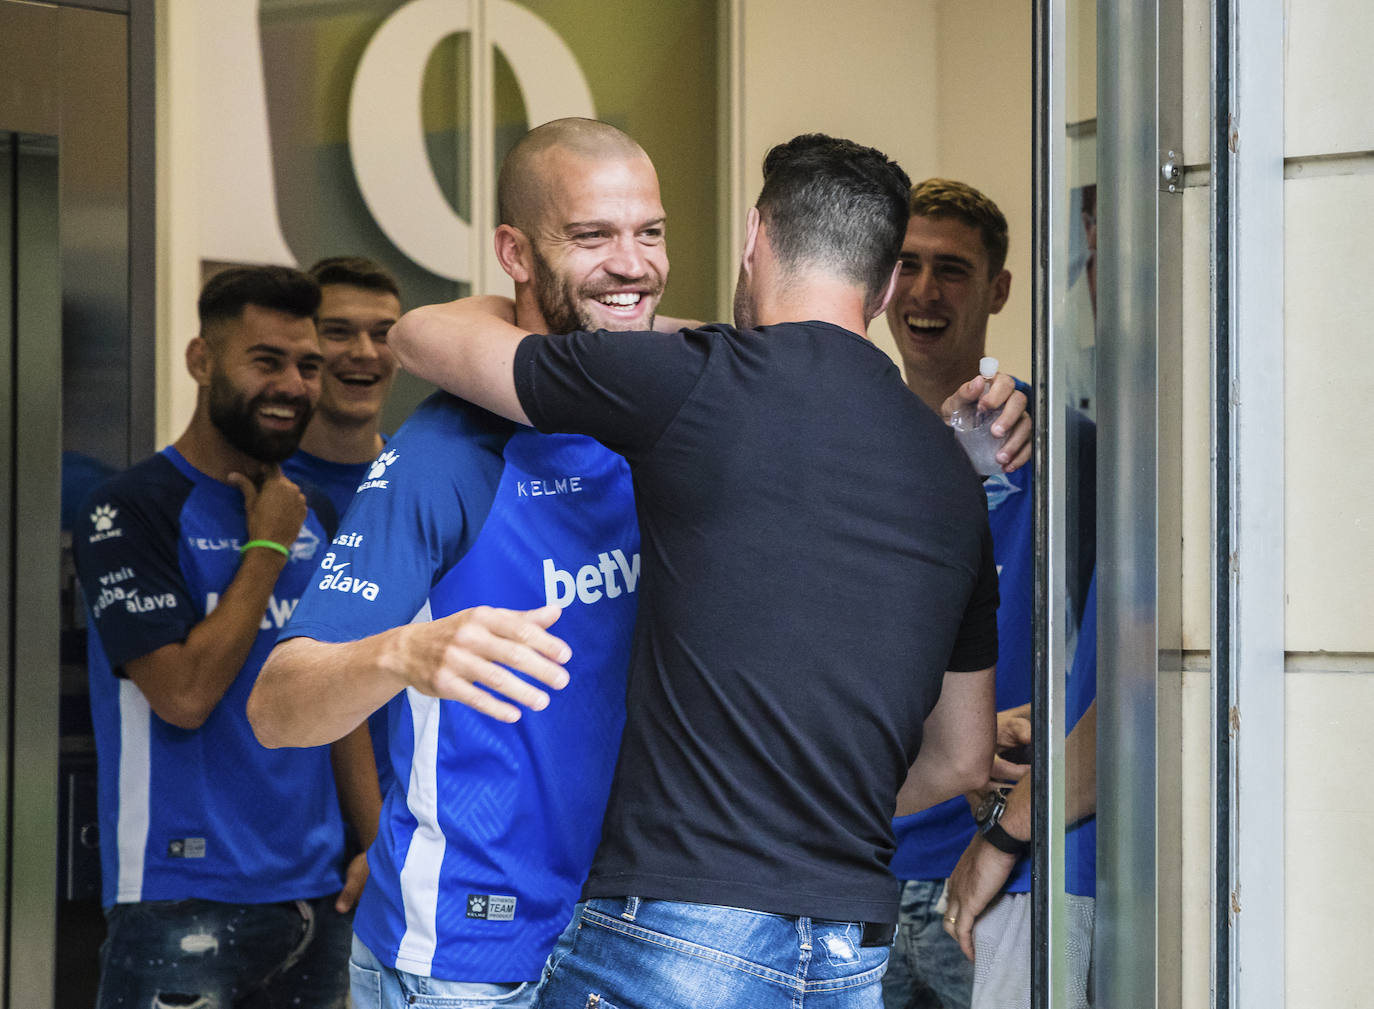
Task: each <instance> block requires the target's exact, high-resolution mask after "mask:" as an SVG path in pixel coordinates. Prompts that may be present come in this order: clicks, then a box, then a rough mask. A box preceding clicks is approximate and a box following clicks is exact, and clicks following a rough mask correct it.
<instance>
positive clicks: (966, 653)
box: [947, 522, 998, 672]
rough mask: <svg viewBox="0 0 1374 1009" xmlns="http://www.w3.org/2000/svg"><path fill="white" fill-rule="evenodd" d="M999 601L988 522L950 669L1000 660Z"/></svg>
mask: <svg viewBox="0 0 1374 1009" xmlns="http://www.w3.org/2000/svg"><path fill="white" fill-rule="evenodd" d="M997 604H998V592H997V562H996V561H995V560H994V559H993V554H992V533H991V532H990V531H989V530H988V524H987V522H984V523H983V531H982V560H981V563H980V566H979V570H978V581H977V582H976V583H975V585H974V588H973V595H972V596H970V597H969V602H968V605H967V606H966V607H965V608H964V619H963V622H962V623H961V624H960V625H959V633H958V636H957V637H956V638H955V639H954V650H953V652H952V653H951V654H950V657H949V666H948V667H947V668H948V670H949V671H950V672H974V671H976V670H979V669H987V668H988V667H989V666H992V665H995V664H996V663H997Z"/></svg>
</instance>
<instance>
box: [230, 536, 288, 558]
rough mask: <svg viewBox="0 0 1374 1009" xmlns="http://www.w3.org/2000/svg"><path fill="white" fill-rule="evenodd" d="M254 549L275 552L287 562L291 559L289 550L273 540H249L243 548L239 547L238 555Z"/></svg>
mask: <svg viewBox="0 0 1374 1009" xmlns="http://www.w3.org/2000/svg"><path fill="white" fill-rule="evenodd" d="M254 547H262V548H263V549H264V550H275V551H276V552H277V553H279V554H281V555H282V556H283V557H285V558H286V559H287V560H290V559H291V548H290V547H284V546H282V545H281V544H280V543H278V542H276V541H275V540H249V541H248V542H247V543H245V544H244V545H243V546H241V547H239V553H240V554H246V553H247V552H248V551H249V550H252V549H253V548H254Z"/></svg>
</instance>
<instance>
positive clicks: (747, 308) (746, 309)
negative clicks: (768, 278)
mask: <svg viewBox="0 0 1374 1009" xmlns="http://www.w3.org/2000/svg"><path fill="white" fill-rule="evenodd" d="M733 314H734V316H735V328H736V329H738V330H746V329H755V328H757V322H756V320H757V318H758V315H757V313H756V312H755V311H754V299H753V297H752V296H751V294H750V291H749V278H748V276H747V275H746V274H745V272H744V267H743V266H741V267H740V268H739V279H738V280H736V281H735V306H734V313H733Z"/></svg>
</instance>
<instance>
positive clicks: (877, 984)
mask: <svg viewBox="0 0 1374 1009" xmlns="http://www.w3.org/2000/svg"><path fill="white" fill-rule="evenodd" d="M862 933H863V926H862V924H860V923H858V922H839V921H823V920H818V919H812V918H790V917H785V916H783V915H777V914H764V913H763V912H760V911H748V910H744V909H741V908H732V907H716V906H714V905H710V904H682V903H677V902H675V901H667V900H641V899H639V898H638V897H625V898H614V899H593V900H589V901H587V903H586V905H585V906H584V907H583V908H582V910H581V912H580V914H579V916H578V918H577V919H576V923H575V934H574V935H573V936H572V941H571V943H565V942H563V941H560V943H559V945H558V947H556V948H555V949H554V952H553V955H552V956H551V957H550V959H549V964H548V966H547V967H546V968H545V974H544V981H543V983H542V984H541V986H540V990H539V996H538V998H537V999H536V1000H535V1006H536V1009H675V1007H680V1009H712V1007H716V1009H727V1007H728V1009H741V1007H746V1006H747V1007H748V1009H841V1007H843V1009H881V1006H882V996H881V991H882V988H881V980H882V976H883V967H884V964H885V963H886V962H887V947H886V946H862V945H860V941H861V938H862Z"/></svg>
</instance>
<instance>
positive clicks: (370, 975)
mask: <svg viewBox="0 0 1374 1009" xmlns="http://www.w3.org/2000/svg"><path fill="white" fill-rule="evenodd" d="M348 989H349V995H350V997H351V998H352V1001H353V1009H382V972H381V971H379V970H372V969H371V968H370V967H359V966H358V965H357V964H356V963H354V962H353V961H352V960H349V961H348Z"/></svg>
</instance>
